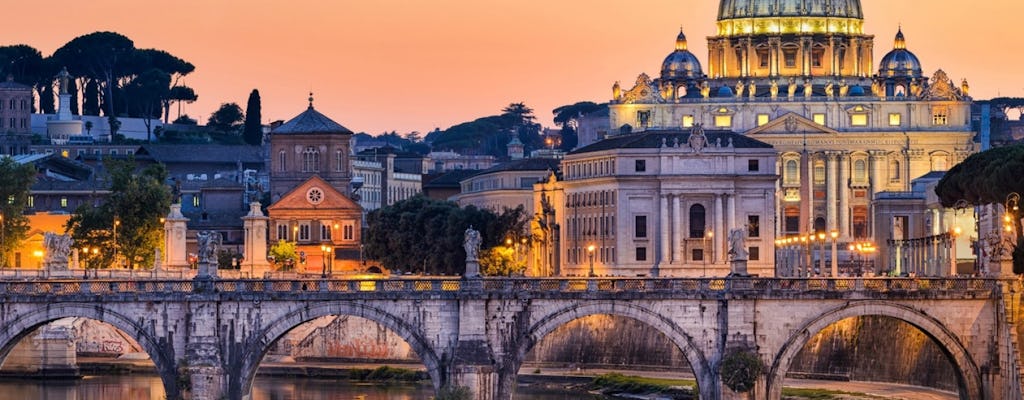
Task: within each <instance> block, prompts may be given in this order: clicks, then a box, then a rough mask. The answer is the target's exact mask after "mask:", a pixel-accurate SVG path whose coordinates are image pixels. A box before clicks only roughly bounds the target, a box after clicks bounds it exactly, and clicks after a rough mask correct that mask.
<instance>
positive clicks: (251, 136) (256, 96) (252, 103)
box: [242, 89, 263, 145]
mask: <svg viewBox="0 0 1024 400" xmlns="http://www.w3.org/2000/svg"><path fill="white" fill-rule="evenodd" d="M260 107H261V106H260V92H259V90H256V89H253V90H252V93H249V103H248V104H246V106H245V128H244V130H243V132H242V138H243V139H244V140H245V142H246V143H248V144H251V145H259V144H261V143H263V125H262V124H261V123H260V120H262V119H263V116H262V115H260Z"/></svg>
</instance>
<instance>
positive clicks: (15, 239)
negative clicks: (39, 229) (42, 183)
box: [0, 157, 36, 267]
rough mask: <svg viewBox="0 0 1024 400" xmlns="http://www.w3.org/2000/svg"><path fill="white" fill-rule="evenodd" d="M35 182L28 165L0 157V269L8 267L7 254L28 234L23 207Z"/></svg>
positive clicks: (30, 167)
mask: <svg viewBox="0 0 1024 400" xmlns="http://www.w3.org/2000/svg"><path fill="white" fill-rule="evenodd" d="M35 181H36V169H35V167H34V166H33V165H32V164H18V163H17V162H15V161H14V159H13V158H11V157H0V199H8V201H0V218H3V224H2V229H3V239H4V240H3V243H2V245H0V267H7V266H8V265H9V264H8V263H7V262H8V257H7V255H8V254H10V253H11V251H13V250H14V249H17V248H20V247H21V246H22V242H23V241H24V240H25V239H26V235H27V234H28V229H29V226H28V218H27V217H26V216H25V214H24V211H25V205H26V204H28V196H29V189H30V188H31V187H32V184H33V183H35Z"/></svg>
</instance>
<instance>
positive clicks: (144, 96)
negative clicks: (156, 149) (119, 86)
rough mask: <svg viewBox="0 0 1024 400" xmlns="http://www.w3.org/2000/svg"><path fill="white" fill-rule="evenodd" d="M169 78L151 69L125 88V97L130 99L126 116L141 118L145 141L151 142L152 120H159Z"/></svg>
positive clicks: (161, 71) (165, 74) (163, 73)
mask: <svg viewBox="0 0 1024 400" xmlns="http://www.w3.org/2000/svg"><path fill="white" fill-rule="evenodd" d="M170 82H171V76H170V75H168V74H167V73H166V72H164V71H163V70H160V69H156V68H152V69H149V70H148V71H146V72H143V73H142V74H139V75H137V76H136V77H135V79H132V81H131V82H129V83H128V85H127V86H126V87H125V90H124V93H125V96H127V97H129V98H131V102H129V103H128V104H129V107H128V115H129V116H131V117H135V118H142V122H143V124H145V125H146V141H147V142H148V141H152V134H153V128H152V126H153V118H158V119H159V118H160V113H161V111H162V110H163V102H164V100H165V99H166V98H167V95H168V93H169V92H170V88H169V87H168V85H169V84H170Z"/></svg>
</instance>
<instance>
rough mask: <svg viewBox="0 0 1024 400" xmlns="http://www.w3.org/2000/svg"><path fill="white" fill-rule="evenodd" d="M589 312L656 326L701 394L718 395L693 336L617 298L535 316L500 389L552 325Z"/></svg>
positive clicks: (704, 395)
mask: <svg viewBox="0 0 1024 400" xmlns="http://www.w3.org/2000/svg"><path fill="white" fill-rule="evenodd" d="M591 315H613V316H618V317H625V318H630V319H633V320H636V321H639V322H641V323H644V324H647V325H648V326H650V327H652V328H654V329H657V330H658V331H659V332H661V333H662V334H664V335H665V336H666V337H668V339H669V340H670V341H671V342H672V343H673V344H675V345H676V347H678V348H679V350H680V351H681V352H682V353H683V355H684V356H685V357H686V361H687V362H688V363H689V364H690V368H691V369H692V370H693V375H694V378H695V379H696V380H697V387H698V390H700V398H703V399H715V398H718V397H717V387H718V385H716V384H715V382H716V380H717V377H716V374H715V372H714V370H713V369H712V368H711V367H710V366H709V365H708V361H707V358H706V357H705V356H704V353H703V352H701V351H700V349H699V348H698V347H697V345H696V344H694V342H693V339H692V338H691V337H690V336H689V335H687V334H686V332H684V331H683V329H682V328H681V327H679V325H677V324H676V323H675V322H673V321H672V320H671V319H669V318H666V317H665V316H663V315H662V314H660V313H658V312H656V311H654V310H651V309H649V308H646V307H643V306H639V305H636V304H632V303H629V302H616V301H583V302H578V303H573V304H572V305H570V306H568V307H562V308H560V309H558V310H556V311H554V312H552V313H550V314H548V315H546V316H544V317H542V318H540V319H537V320H536V322H534V323H533V324H532V325H531V326H530V327H529V328H527V330H526V332H524V333H523V334H522V335H521V336H520V338H519V340H518V343H517V348H516V350H515V351H516V353H515V359H514V361H513V365H512V366H511V371H512V372H511V377H510V378H509V379H511V381H505V380H504V379H503V380H502V383H503V384H504V386H506V388H504V389H503V390H511V388H510V387H509V386H511V385H514V384H515V382H514V377H515V375H516V373H517V371H518V370H519V366H520V365H521V364H522V362H523V359H525V357H526V354H527V353H529V352H530V350H531V349H533V347H534V346H535V345H536V344H537V343H539V342H540V341H541V339H543V338H544V337H545V336H547V335H548V334H549V333H551V332H553V331H554V330H555V329H558V328H559V327H561V326H563V325H565V324H568V323H569V322H572V321H574V320H577V319H580V318H583V317H588V316H591ZM509 395H511V392H509Z"/></svg>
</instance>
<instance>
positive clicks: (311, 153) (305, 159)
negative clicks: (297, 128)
mask: <svg viewBox="0 0 1024 400" xmlns="http://www.w3.org/2000/svg"><path fill="white" fill-rule="evenodd" d="M319 171H320V152H319V151H317V149H316V148H315V147H313V146H308V147H306V149H305V150H303V151H302V172H319Z"/></svg>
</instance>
